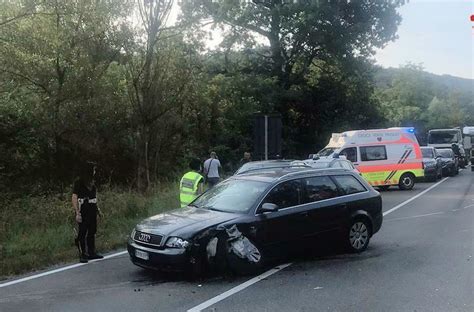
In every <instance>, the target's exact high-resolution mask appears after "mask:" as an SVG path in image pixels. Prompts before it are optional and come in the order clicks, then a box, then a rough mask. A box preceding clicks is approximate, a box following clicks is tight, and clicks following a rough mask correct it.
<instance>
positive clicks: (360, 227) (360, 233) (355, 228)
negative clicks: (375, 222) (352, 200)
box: [349, 220, 370, 252]
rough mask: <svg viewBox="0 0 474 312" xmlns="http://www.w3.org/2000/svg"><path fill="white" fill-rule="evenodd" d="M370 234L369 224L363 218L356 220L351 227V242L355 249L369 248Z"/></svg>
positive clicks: (359, 250)
mask: <svg viewBox="0 0 474 312" xmlns="http://www.w3.org/2000/svg"><path fill="white" fill-rule="evenodd" d="M369 240H370V235H369V229H368V228H367V225H366V223H365V222H364V221H362V220H357V221H355V222H354V223H353V224H352V226H351V228H350V229H349V244H350V247H351V249H352V250H353V251H355V252H361V251H364V250H365V249H367V246H368V245H369Z"/></svg>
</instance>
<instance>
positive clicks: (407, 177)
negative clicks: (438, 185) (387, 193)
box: [398, 173, 415, 191]
mask: <svg viewBox="0 0 474 312" xmlns="http://www.w3.org/2000/svg"><path fill="white" fill-rule="evenodd" d="M414 186H415V176H414V175H413V173H404V174H402V176H401V177H400V182H398V187H399V188H400V189H401V190H404V191H407V190H411V189H412V188H413V187H414Z"/></svg>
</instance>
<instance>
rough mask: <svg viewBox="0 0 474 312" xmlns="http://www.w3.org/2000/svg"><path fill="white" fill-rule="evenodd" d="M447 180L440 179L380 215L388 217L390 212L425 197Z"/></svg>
mask: <svg viewBox="0 0 474 312" xmlns="http://www.w3.org/2000/svg"><path fill="white" fill-rule="evenodd" d="M448 179H449V177H446V178H444V179H442V180H441V181H439V182H438V183H436V184H433V185H432V186H430V187H429V188H427V189H426V190H424V191H423V192H421V193H418V194H416V195H415V196H413V197H411V198H409V199H407V200H405V201H404V202H403V203H401V204H398V205H396V206H395V207H393V208H392V209H389V210H387V211H385V212H384V213H383V214H382V215H383V216H384V217H385V216H386V215H388V214H389V213H392V212H394V211H396V210H398V209H400V208H402V207H403V206H405V205H406V204H408V203H410V202H412V201H414V200H415V199H417V198H419V197H420V196H423V195H425V194H426V193H428V192H429V191H431V190H432V189H434V188H435V187H437V186H438V185H440V184H441V183H443V182H444V181H446V180H448Z"/></svg>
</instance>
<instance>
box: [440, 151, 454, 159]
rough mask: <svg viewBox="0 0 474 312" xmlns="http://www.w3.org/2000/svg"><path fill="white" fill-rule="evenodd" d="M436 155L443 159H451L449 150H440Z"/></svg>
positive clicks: (451, 155) (451, 153)
mask: <svg viewBox="0 0 474 312" xmlns="http://www.w3.org/2000/svg"><path fill="white" fill-rule="evenodd" d="M438 154H440V155H441V157H443V158H452V157H453V151H452V150H449V149H442V150H438Z"/></svg>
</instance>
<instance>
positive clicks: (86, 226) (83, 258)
mask: <svg viewBox="0 0 474 312" xmlns="http://www.w3.org/2000/svg"><path fill="white" fill-rule="evenodd" d="M94 175H95V164H94V163H87V164H86V166H85V167H84V168H83V169H82V170H81V174H80V177H79V179H77V180H76V181H75V182H74V189H73V192H72V206H73V207H74V210H75V213H76V222H77V223H78V227H79V230H78V234H77V238H76V243H77V244H78V247H79V252H80V256H79V261H80V262H82V263H86V262H87V261H88V260H93V259H102V258H103V256H102V255H99V254H98V253H97V252H96V249H95V233H96V232H97V216H98V215H100V210H99V208H98V207H97V189H96V186H95V184H94Z"/></svg>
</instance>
